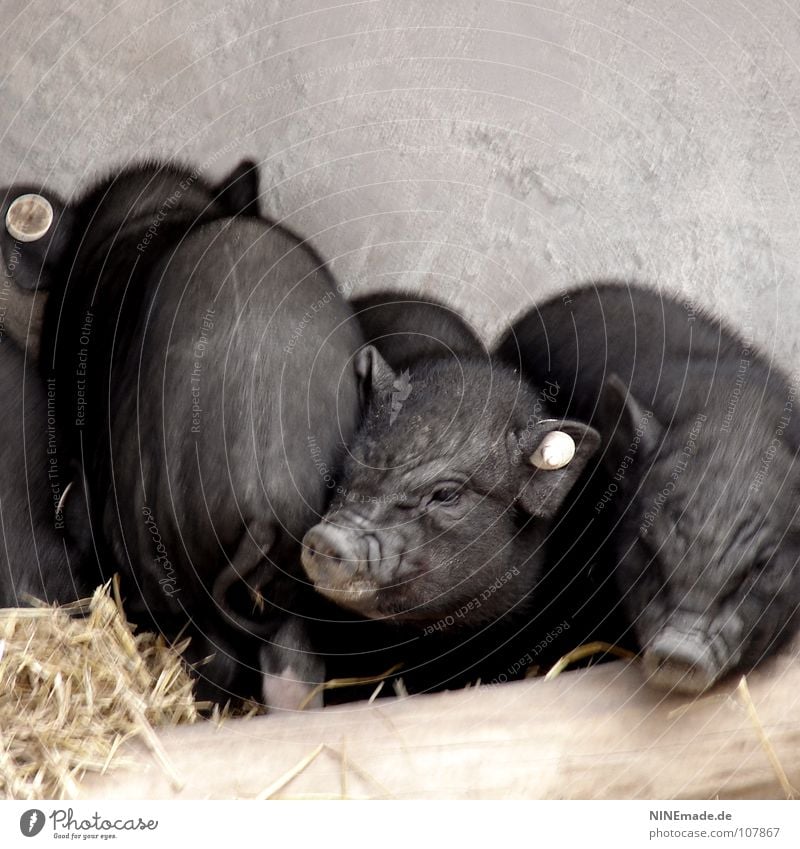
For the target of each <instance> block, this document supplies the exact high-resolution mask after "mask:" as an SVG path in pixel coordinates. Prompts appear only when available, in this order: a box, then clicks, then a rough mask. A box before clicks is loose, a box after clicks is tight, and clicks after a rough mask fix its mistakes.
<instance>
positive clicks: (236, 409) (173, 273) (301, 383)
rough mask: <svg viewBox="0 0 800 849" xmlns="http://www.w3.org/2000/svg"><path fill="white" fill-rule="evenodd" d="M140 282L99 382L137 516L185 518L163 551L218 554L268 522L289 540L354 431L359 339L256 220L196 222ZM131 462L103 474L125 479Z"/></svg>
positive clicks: (316, 509) (315, 504)
mask: <svg viewBox="0 0 800 849" xmlns="http://www.w3.org/2000/svg"><path fill="white" fill-rule="evenodd" d="M148 285H149V286H150V287H151V290H152V293H151V295H152V296H151V299H150V302H149V304H148V306H147V309H145V310H143V311H142V313H141V315H140V316H139V317H138V319H137V327H136V331H135V333H134V334H133V337H134V340H135V344H134V346H132V349H131V350H127V351H123V350H119V349H118V350H117V351H116V353H115V371H116V375H117V376H116V378H114V379H113V380H112V385H113V386H114V387H115V395H116V400H117V405H116V407H115V409H116V410H117V414H116V415H115V417H114V420H113V421H112V428H113V430H114V434H113V437H112V441H113V442H114V444H116V445H123V444H124V445H127V446H128V449H127V453H128V455H129V458H135V461H134V462H135V463H136V464H140V465H141V467H142V468H144V476H143V478H144V480H145V482H146V485H145V487H144V490H146V491H143V492H140V493H139V497H140V499H141V501H142V505H141V506H142V507H144V506H147V505H148V504H149V506H150V507H152V508H153V510H154V512H156V511H155V505H153V504H152V500H153V499H154V498H158V499H161V500H162V501H163V502H164V503H163V504H162V505H161V506H162V509H164V510H169V512H170V513H172V514H174V516H175V517H177V518H178V523H179V524H180V521H181V520H183V519H184V518H185V517H189V519H190V520H191V533H188V534H187V533H182V534H181V537H182V538H181V539H178V538H176V539H175V540H174V541H173V545H174V548H176V549H177V548H179V547H183V546H187V547H188V548H190V549H191V548H192V547H193V546H196V547H197V548H198V549H200V550H205V549H207V547H208V546H209V545H211V544H212V543H213V544H214V545H217V544H220V545H222V547H223V548H228V547H230V546H233V545H234V544H235V542H236V539H237V538H238V536H240V534H241V527H242V526H243V525H246V526H251V525H254V524H259V525H263V524H266V525H269V524H270V522H271V521H272V517H273V516H276V517H278V521H279V524H280V525H281V528H282V532H285V533H286V534H287V535H288V536H290V537H297V536H302V533H303V532H304V530H305V528H306V526H307V525H308V524H309V523H313V521H312V520H313V517H314V516H316V515H317V514H318V513H320V512H322V510H323V509H324V504H325V501H326V498H327V494H328V492H329V491H330V489H329V488H328V481H329V479H330V478H329V476H328V474H329V472H330V471H333V468H334V466H335V465H336V463H337V462H338V460H339V458H340V455H341V452H342V450H343V445H344V444H345V443H346V442H347V441H348V440H349V439H350V438H351V436H352V433H353V431H354V429H355V427H356V424H357V415H358V395H357V386H356V382H355V373H354V371H353V368H352V355H353V353H354V352H355V351H356V350H357V349H358V347H359V346H360V344H361V335H360V332H359V330H358V325H357V322H356V321H355V320H354V318H353V316H352V311H351V310H350V307H349V306H348V304H347V302H346V301H345V300H344V299H343V298H341V297H340V296H339V294H338V292H337V291H336V286H335V284H334V281H333V280H332V278H331V276H330V275H329V273H328V272H327V271H326V269H325V268H324V266H323V265H322V262H321V261H320V260H319V258H318V257H317V256H316V255H315V254H314V253H312V252H311V251H310V250H309V249H307V248H304V247H303V246H302V244H301V243H300V241H299V240H298V239H296V238H295V237H294V236H293V235H292V234H290V233H288V232H287V231H285V230H282V229H280V228H271V227H270V226H269V224H268V222H265V221H262V220H259V219H224V220H221V221H215V222H212V223H209V224H206V225H203V226H202V227H200V228H198V229H197V230H196V231H194V232H193V233H192V234H191V235H190V236H189V237H188V238H186V239H185V240H184V241H183V242H182V243H181V244H180V245H178V246H176V248H175V249H174V250H173V251H172V252H171V253H170V254H169V255H168V256H166V257H165V258H164V261H163V262H162V263H161V264H160V266H158V267H156V268H155V270H154V273H153V275H151V277H150V279H149V280H148ZM131 422H136V423H137V426H136V428H131V425H130V423H131ZM130 463H131V459H126V458H125V457H121V458H120V459H119V460H116V461H115V470H116V471H117V473H118V474H119V473H120V472H121V473H122V474H123V475H125V476H126V477H129V476H130V478H131V481H132V482H135V481H138V468H137V467H136V465H134V466H133V470H132V471H131V470H130V469H129V468H127V464H130ZM134 474H135V475H136V478H134V477H133V475H134ZM132 488H133V487H129V491H130V489H132ZM187 527H189V526H187ZM142 528H143V525H142V523H141V521H140V522H139V527H138V528H137V535H138V536H141V537H142V539H143V544H147V542H148V541H147V538H146V536H144V531H143V529H142ZM164 533H165V532H164ZM187 536H189V537H191V538H192V539H191V540H190V541H188V542H187V540H186V537H187Z"/></svg>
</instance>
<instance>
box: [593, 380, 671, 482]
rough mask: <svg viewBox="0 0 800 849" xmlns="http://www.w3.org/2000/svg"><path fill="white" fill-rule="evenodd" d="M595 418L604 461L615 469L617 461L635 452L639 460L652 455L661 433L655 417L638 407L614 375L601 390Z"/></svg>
mask: <svg viewBox="0 0 800 849" xmlns="http://www.w3.org/2000/svg"><path fill="white" fill-rule="evenodd" d="M597 418H598V423H599V427H600V432H601V433H602V435H603V442H604V443H605V444H606V445H607V446H608V449H607V450H606V452H605V455H604V458H603V459H604V461H605V463H606V465H607V466H609V467H610V468H614V469H616V468H617V464H618V462H619V459H620V457H624V456H625V455H626V454H628V453H630V452H631V451H632V450H634V449H635V450H637V451H639V452H641V454H642V456H647V455H648V454H650V453H651V452H653V451H654V450H655V449H656V448H657V447H658V444H659V443H660V442H661V438H662V436H663V433H664V428H663V427H662V425H661V423H660V422H659V421H658V419H656V417H655V415H653V413H652V412H651V411H650V410H647V409H646V408H645V407H643V406H642V405H641V404H639V402H638V401H637V400H636V399H635V398H634V397H633V395H631V393H630V391H629V390H628V387H627V386H626V385H625V384H624V383H623V382H622V380H620V378H619V377H618V376H617V375H616V374H612V375H611V377H609V379H608V380H607V381H606V384H605V386H604V387H603V391H602V393H601V395H600V403H599V409H598V417H597Z"/></svg>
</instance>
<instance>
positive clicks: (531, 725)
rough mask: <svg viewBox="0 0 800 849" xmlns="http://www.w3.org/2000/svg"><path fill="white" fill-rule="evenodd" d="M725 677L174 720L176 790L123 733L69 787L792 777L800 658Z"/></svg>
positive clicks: (540, 687) (511, 792) (510, 785)
mask: <svg viewBox="0 0 800 849" xmlns="http://www.w3.org/2000/svg"><path fill="white" fill-rule="evenodd" d="M739 680H740V679H739V678H736V679H734V680H732V681H729V682H726V683H724V684H723V685H720V686H719V687H717V688H716V689H715V690H714V691H713V692H712V693H711V694H710V695H708V696H706V697H704V698H701V699H698V700H692V699H687V698H685V697H678V696H664V695H662V694H660V693H658V692H655V691H653V690H651V689H649V688H647V687H645V686H644V684H643V681H642V676H641V672H640V669H639V667H638V666H637V665H636V664H635V663H611V664H606V665H603V666H598V667H594V668H592V669H588V670H582V671H577V672H569V673H565V674H563V675H561V676H559V677H558V678H556V679H554V680H553V681H544V680H542V679H539V680H535V681H524V682H518V683H513V684H502V685H497V686H489V687H476V688H472V689H468V690H461V691H458V692H451V693H442V694H437V695H431V696H417V697H412V698H406V699H396V700H378V701H376V702H375V703H373V704H372V705H368V704H366V703H356V704H352V705H346V706H343V707H337V708H327V709H325V710H321V711H316V712H309V713H301V714H297V713H295V714H276V715H274V716H269V717H260V718H257V719H251V720H231V721H227V722H225V723H224V724H223V725H222V726H221V727H216V726H213V725H211V724H208V723H204V724H202V725H195V726H186V727H177V728H172V729H166V730H163V731H161V732H160V733H159V738H160V741H161V743H162V744H163V747H164V750H165V752H166V754H167V757H168V758H169V759H170V761H171V763H172V764H173V765H174V769H175V772H176V773H177V774H178V775H179V776H180V777H181V780H182V786H181V787H180V788H179V789H176V788H175V787H174V786H173V785H172V784H171V781H170V778H169V776H168V775H167V774H166V773H165V772H164V770H163V769H162V768H161V767H160V766H159V765H158V764H157V762H156V760H155V759H154V757H153V755H152V754H151V753H150V752H149V751H148V750H146V749H145V748H144V747H143V746H140V745H135V746H132V747H131V748H130V751H129V755H130V756H131V757H132V758H133V759H134V763H133V765H132V766H131V767H130V768H122V769H118V770H115V771H114V772H112V773H109V774H107V775H105V776H96V775H92V776H88V777H87V778H86V779H85V781H84V782H83V784H82V794H83V797H84V798H96V799H99V798H109V799H110V798H119V799H132V798H147V799H196V798H256V797H259V795H262V796H264V795H269V796H270V797H271V798H305V797H308V796H314V797H322V798H341V797H349V798H364V797H370V798H424V799H432V798H459V799H470V798H484V799H486V798H536V799H647V798H655V799H670V798H700V799H704V798H716V797H719V798H785V797H786V795H787V781H788V782H790V783H791V784H793V785H794V786H795V787H798V788H800V709H799V708H800V660H797V659H796V658H794V657H791V656H785V657H780V658H777V659H775V660H773V661H771V662H770V663H768V664H767V665H765V667H764V668H762V669H760V670H758V671H756V672H754V673H753V674H752V675H750V676H748V678H747V684H748V687H749V691H750V693H751V696H752V705H751V706H750V709H749V710H748V708H747V707H746V705H745V700H744V698H743V695H742V692H741V691H740V688H738V687H737V685H738V684H739ZM753 708H754V709H755V714H756V715H757V717H758V720H757V721H756V720H755V719H754V715H753ZM759 723H760V725H761V726H763V730H764V732H765V733H766V737H767V739H768V741H769V743H768V744H765V740H764V737H763V735H762V734H761V732H760V731H759V727H758V726H759ZM770 744H771V747H772V750H773V753H772V756H771V755H770V752H769V748H770ZM776 759H777V763H778V764H779V765H778V766H776ZM782 771H783V772H784V773H785V776H784V775H782V774H781V772H782Z"/></svg>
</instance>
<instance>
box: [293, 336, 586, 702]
mask: <svg viewBox="0 0 800 849" xmlns="http://www.w3.org/2000/svg"><path fill="white" fill-rule="evenodd" d="M412 327H413V329H414V332H415V333H420V331H421V327H420V324H418V323H414V324H412ZM365 329H366V331H367V333H366V335H367V337H368V338H372V339H374V340H375V344H374V345H367V346H366V347H365V348H363V349H362V350H361V351H360V352H359V354H358V356H357V357H356V369H357V372H358V375H359V377H360V380H361V382H362V391H363V393H364V396H365V398H366V399H367V412H366V415H365V420H364V422H363V424H362V426H361V429H360V430H359V431H358V433H357V434H356V436H355V438H354V440H353V442H352V444H351V447H350V451H349V454H348V457H347V459H346V461H345V464H344V467H343V472H342V475H341V478H340V483H339V486H338V487H337V495H336V497H335V498H334V501H333V504H332V505H331V508H330V510H329V511H328V513H327V514H326V516H325V517H324V519H323V520H322V521H321V522H319V523H318V524H317V525H316V526H314V527H313V528H311V530H309V531H308V533H307V534H306V535H305V538H304V540H303V555H302V557H303V565H304V567H305V570H306V572H307V574H308V576H309V577H310V578H311V580H312V581H313V583H314V585H315V586H316V588H317V590H318V591H319V592H320V593H322V594H323V595H325V596H326V597H328V598H329V599H331V600H332V601H334V602H335V603H336V604H338V605H341V606H343V607H345V608H347V609H349V610H350V611H353V612H355V613H357V614H359V615H361V616H362V617H366V618H370V619H373V620H376V621H378V622H380V623H384V624H386V625H391V626H392V628H393V629H394V633H395V634H396V646H395V648H396V649H397V653H396V654H397V655H399V656H400V658H401V659H402V660H404V661H405V662H406V668H408V669H409V671H410V672H411V673H412V677H414V675H416V674H417V673H418V674H419V676H420V677H419V683H415V684H414V687H413V690H414V691H417V690H420V689H432V688H434V687H441V686H442V685H445V686H453V685H455V684H457V683H461V684H463V683H465V682H466V681H469V680H475V679H476V678H477V677H478V676H483V677H484V680H485V678H486V676H487V675H491V674H496V673H497V672H498V671H499V672H501V673H502V674H506V673H505V672H503V670H505V669H509V663H510V662H511V661H513V660H514V659H516V658H517V657H519V654H520V650H519V643H520V633H523V637H524V639H525V640H528V639H531V640H532V639H534V637H535V636H541V632H542V629H543V621H544V620H543V618H542V617H540V616H539V614H540V613H541V608H543V607H545V606H546V605H545V603H544V596H543V595H542V594H541V585H542V583H543V581H545V578H546V574H545V572H546V570H545V547H546V541H547V535H548V531H549V529H550V527H551V523H552V521H553V518H554V517H555V516H556V514H557V513H558V510H559V507H560V506H561V504H562V502H563V500H564V498H565V496H566V495H567V493H568V492H569V491H570V489H571V487H572V486H573V484H574V483H575V481H576V480H577V479H578V478H579V477H580V475H581V472H582V471H583V469H584V468H585V466H586V464H587V462H588V461H589V460H590V458H591V457H592V456H593V454H594V453H595V451H596V450H597V448H598V446H599V443H600V437H599V435H598V434H597V432H596V431H595V430H594V429H593V428H591V427H587V426H586V425H584V424H582V423H581V422H578V421H573V420H563V419H562V418H560V417H558V416H556V415H555V414H554V412H553V410H552V408H551V405H550V402H549V400H548V395H547V390H546V388H545V387H543V388H542V389H541V390H537V389H535V388H532V387H529V386H527V385H526V384H525V383H524V382H523V383H521V382H520V380H519V377H518V375H515V374H514V373H513V371H512V370H510V369H508V368H506V367H504V366H502V365H499V364H497V363H494V362H492V360H490V359H489V358H487V356H486V355H485V354H484V355H483V356H480V355H479V353H477V352H476V351H474V350H472V351H469V352H467V353H464V354H463V355H459V356H431V355H430V354H431V352H430V350H429V349H428V350H427V351H425V350H424V349H425V348H427V345H425V346H423V351H424V352H423V353H422V354H421V355H419V356H417V357H414V356H412V357H411V358H410V359H405V358H404V357H403V356H402V351H400V352H397V351H396V352H395V353H394V354H391V353H390V356H392V357H393V359H394V365H396V366H397V367H398V368H399V367H403V368H404V370H403V372H398V371H396V370H395V369H394V368H393V367H392V365H390V364H389V363H387V362H386V360H385V359H384V357H383V356H382V355H381V353H380V352H379V350H378V346H379V345H380V338H381V335H382V333H379V334H377V336H376V335H375V334H374V333H373V332H370V330H369V328H368V327H367V325H366V324H365ZM425 335H426V334H425V332H424V331H422V336H423V337H424V336H425ZM412 344H413V343H412ZM445 347H446V348H451V349H453V348H454V346H453V344H449V345H446V346H445ZM455 347H459V346H455ZM480 347H481V346H480V344H479V343H478V349H480ZM469 348H470V345H469V343H468V342H467V341H466V340H465V348H461V350H465V349H469ZM428 641H430V644H429V645H428ZM512 644H513V645H515V646H516V648H511V646H512ZM370 647H371V646H370ZM501 649H502V650H503V651H502V652H500V654H498V652H499V651H500V650H501ZM505 649H507V651H505ZM404 652H405V657H404ZM387 657H388V655H387ZM503 657H504V658H505V660H503ZM509 658H511V661H509ZM434 668H435V671H434ZM516 671H519V670H516ZM462 673H463V675H462ZM402 674H403V677H404V680H406V681H407V680H408V678H407V673H406V671H403V673H402ZM509 677H511V673H510V672H509ZM409 689H411V688H409Z"/></svg>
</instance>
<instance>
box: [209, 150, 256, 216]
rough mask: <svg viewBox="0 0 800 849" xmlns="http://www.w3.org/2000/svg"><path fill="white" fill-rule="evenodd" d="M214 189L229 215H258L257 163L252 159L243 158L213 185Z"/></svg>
mask: <svg viewBox="0 0 800 849" xmlns="http://www.w3.org/2000/svg"><path fill="white" fill-rule="evenodd" d="M214 190H215V191H216V193H217V200H218V201H219V202H220V203H221V204H223V206H225V207H227V209H228V211H229V212H230V213H231V215H253V216H255V215H258V214H259V211H258V196H259V193H260V189H259V180H258V164H257V163H256V162H254V161H253V160H252V159H243V160H242V161H241V162H240V163H239V164H238V165H237V166H236V167H235V168H234V169H233V171H231V173H230V174H228V175H227V177H223V178H222V179H221V180H220V181H219V183H217V185H216V186H214Z"/></svg>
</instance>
